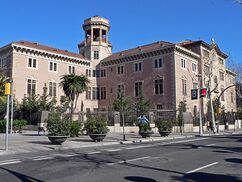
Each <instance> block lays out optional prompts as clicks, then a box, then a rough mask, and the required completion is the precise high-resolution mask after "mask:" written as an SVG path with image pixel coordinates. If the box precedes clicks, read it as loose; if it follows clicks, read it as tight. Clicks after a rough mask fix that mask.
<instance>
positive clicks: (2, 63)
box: [0, 57, 7, 68]
mask: <svg viewBox="0 0 242 182" xmlns="http://www.w3.org/2000/svg"><path fill="white" fill-rule="evenodd" d="M0 67H1V68H6V67H7V58H6V57H4V58H0Z"/></svg>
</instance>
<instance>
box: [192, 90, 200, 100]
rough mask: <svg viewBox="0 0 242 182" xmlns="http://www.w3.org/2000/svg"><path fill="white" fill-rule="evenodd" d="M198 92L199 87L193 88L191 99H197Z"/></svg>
mask: <svg viewBox="0 0 242 182" xmlns="http://www.w3.org/2000/svg"><path fill="white" fill-rule="evenodd" d="M197 94H198V92H197V89H192V90H191V99H192V100H196V99H197V97H198V96H197Z"/></svg>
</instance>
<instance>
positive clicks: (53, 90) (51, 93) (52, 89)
mask: <svg viewBox="0 0 242 182" xmlns="http://www.w3.org/2000/svg"><path fill="white" fill-rule="evenodd" d="M56 87H57V84H56V82H49V96H51V97H56Z"/></svg>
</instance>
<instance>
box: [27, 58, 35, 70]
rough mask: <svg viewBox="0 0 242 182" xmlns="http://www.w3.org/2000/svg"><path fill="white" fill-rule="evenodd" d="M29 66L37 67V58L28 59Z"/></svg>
mask: <svg viewBox="0 0 242 182" xmlns="http://www.w3.org/2000/svg"><path fill="white" fill-rule="evenodd" d="M28 68H37V61H36V59H33V58H29V59H28Z"/></svg>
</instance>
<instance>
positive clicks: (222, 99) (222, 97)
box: [221, 87, 225, 101]
mask: <svg viewBox="0 0 242 182" xmlns="http://www.w3.org/2000/svg"><path fill="white" fill-rule="evenodd" d="M223 91H224V88H223V87H222V88H221V93H222V92H223ZM221 101H225V99H224V93H223V94H222V95H221Z"/></svg>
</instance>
